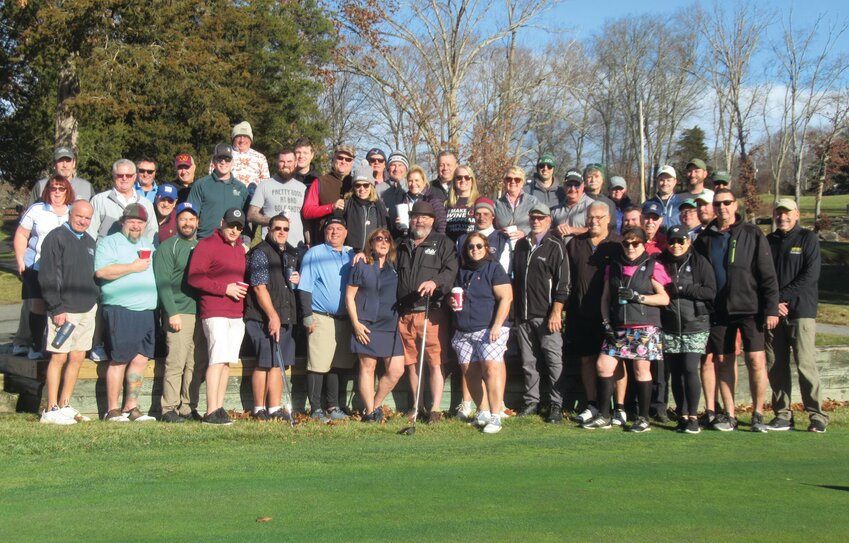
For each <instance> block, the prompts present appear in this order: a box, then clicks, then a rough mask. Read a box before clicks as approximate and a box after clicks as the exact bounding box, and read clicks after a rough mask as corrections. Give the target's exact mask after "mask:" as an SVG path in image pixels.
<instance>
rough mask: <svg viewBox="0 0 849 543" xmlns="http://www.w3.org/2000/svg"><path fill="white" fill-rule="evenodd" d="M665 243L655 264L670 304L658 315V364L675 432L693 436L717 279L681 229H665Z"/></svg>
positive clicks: (696, 422)
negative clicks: (665, 370) (665, 377)
mask: <svg viewBox="0 0 849 543" xmlns="http://www.w3.org/2000/svg"><path fill="white" fill-rule="evenodd" d="M666 240H667V243H668V246H667V248H666V249H665V250H664V251H663V254H662V255H661V257H660V260H661V262H662V263H663V265H664V267H665V268H666V272H667V273H668V274H669V277H670V279H672V282H671V283H670V284H669V285H668V286H667V291H668V292H669V298H670V303H669V305H668V306H667V307H665V308H663V309H662V310H661V323H662V324H663V336H664V342H663V359H664V361H665V362H666V363H667V364H668V365H669V367H670V368H671V369H672V395H673V397H674V398H675V405H676V407H675V412H676V413H677V414H678V428H676V431H678V432H686V433H688V434H698V433H699V431H700V430H699V422H698V418H697V416H698V410H699V396H700V395H701V380H700V379H699V363H700V361H701V358H702V355H704V353H705V344H706V343H707V339H708V335H709V333H710V304H712V303H713V298H714V296H715V295H716V279H715V278H714V274H713V269H712V268H711V266H710V263H708V261H707V260H705V259H704V257H702V256H701V255H699V254H697V253H695V252H694V251H692V250H690V245H691V243H690V238H689V237H688V234H687V228H686V227H684V226H680V225H679V226H673V227H672V228H670V229H669V230H667V232H666Z"/></svg>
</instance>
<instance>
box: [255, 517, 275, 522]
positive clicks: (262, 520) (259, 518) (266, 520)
mask: <svg viewBox="0 0 849 543" xmlns="http://www.w3.org/2000/svg"><path fill="white" fill-rule="evenodd" d="M270 520H271V517H257V518H256V521H257V522H268V521H270Z"/></svg>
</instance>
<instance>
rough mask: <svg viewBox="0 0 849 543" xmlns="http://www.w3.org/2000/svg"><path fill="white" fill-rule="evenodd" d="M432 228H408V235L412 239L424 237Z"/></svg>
mask: <svg viewBox="0 0 849 543" xmlns="http://www.w3.org/2000/svg"><path fill="white" fill-rule="evenodd" d="M431 230H433V229H432V228H421V227H419V228H410V237H411V238H413V239H425V238H426V237H428V236H429V235H430V232H431Z"/></svg>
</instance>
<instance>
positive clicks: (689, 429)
mask: <svg viewBox="0 0 849 543" xmlns="http://www.w3.org/2000/svg"><path fill="white" fill-rule="evenodd" d="M701 431H702V427H701V426H699V421H698V419H687V423H686V427H685V428H684V433H685V434H698V433H699V432H701Z"/></svg>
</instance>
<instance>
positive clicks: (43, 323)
mask: <svg viewBox="0 0 849 543" xmlns="http://www.w3.org/2000/svg"><path fill="white" fill-rule="evenodd" d="M46 327H47V315H38V314H36V313H33V312H30V314H29V330H30V334H31V335H32V349H33V350H34V351H35V352H40V351H41V350H43V349H44V329H45V328H46Z"/></svg>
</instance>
